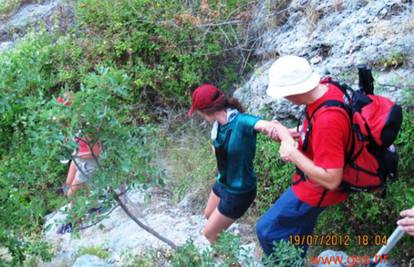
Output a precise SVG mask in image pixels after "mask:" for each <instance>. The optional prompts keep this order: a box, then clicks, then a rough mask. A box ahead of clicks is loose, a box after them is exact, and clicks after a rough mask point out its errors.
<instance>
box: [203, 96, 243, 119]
mask: <svg viewBox="0 0 414 267" xmlns="http://www.w3.org/2000/svg"><path fill="white" fill-rule="evenodd" d="M220 96H221V94H220V93H218V94H217V95H213V99H212V100H215V99H217V98H219V97H220ZM227 108H234V109H237V110H238V111H239V112H242V113H243V112H245V109H244V107H243V106H242V104H241V103H240V101H239V100H238V99H237V98H234V97H232V96H226V95H225V96H224V97H223V100H222V101H220V102H218V103H217V104H215V105H213V106H212V107H209V108H206V109H203V110H200V111H201V112H203V113H206V114H211V113H214V112H216V111H220V110H225V109H227Z"/></svg>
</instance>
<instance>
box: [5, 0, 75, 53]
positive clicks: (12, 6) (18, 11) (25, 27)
mask: <svg viewBox="0 0 414 267" xmlns="http://www.w3.org/2000/svg"><path fill="white" fill-rule="evenodd" d="M0 3H4V4H2V5H4V6H1V5H0V52H1V51H2V50H5V49H8V48H11V47H13V46H14V42H15V41H16V40H17V39H20V38H21V37H22V36H24V35H26V34H27V33H29V32H31V31H33V32H36V29H38V28H39V27H40V26H46V29H52V28H55V29H56V28H58V29H59V30H61V31H63V32H65V31H66V30H67V29H68V26H69V25H70V24H72V23H73V21H74V14H73V8H72V7H71V5H69V4H68V1H64V0H49V1H44V0H43V1H21V0H10V1H3V2H0Z"/></svg>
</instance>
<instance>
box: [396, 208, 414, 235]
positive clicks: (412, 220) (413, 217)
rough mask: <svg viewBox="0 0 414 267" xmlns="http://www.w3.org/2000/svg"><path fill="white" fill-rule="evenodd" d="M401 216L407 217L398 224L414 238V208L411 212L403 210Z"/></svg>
mask: <svg viewBox="0 0 414 267" xmlns="http://www.w3.org/2000/svg"><path fill="white" fill-rule="evenodd" d="M400 215H401V216H402V217H405V218H403V219H401V220H399V221H398V222H397V224H398V225H399V226H400V227H401V228H402V230H404V231H405V232H406V233H407V234H409V235H412V236H414V208H413V209H409V210H403V211H402V212H401V213H400Z"/></svg>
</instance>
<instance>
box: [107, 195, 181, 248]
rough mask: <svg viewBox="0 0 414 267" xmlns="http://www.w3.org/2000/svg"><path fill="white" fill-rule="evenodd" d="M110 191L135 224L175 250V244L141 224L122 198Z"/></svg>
mask: <svg viewBox="0 0 414 267" xmlns="http://www.w3.org/2000/svg"><path fill="white" fill-rule="evenodd" d="M111 191H112V195H113V197H114V199H115V200H116V202H118V204H119V206H121V208H122V209H123V210H124V212H125V213H126V214H127V215H128V217H130V218H131V219H132V220H133V221H134V222H135V223H136V224H138V225H139V226H140V227H141V228H142V229H144V230H145V231H147V232H148V233H150V234H152V235H153V236H155V237H156V238H158V239H159V240H161V241H162V242H164V243H166V244H167V245H168V246H170V247H171V248H172V249H174V250H177V249H178V247H177V245H176V244H174V243H173V242H172V241H171V240H169V239H167V238H165V237H163V236H162V235H160V234H159V233H158V232H156V231H155V230H154V229H152V228H151V227H149V226H147V225H145V224H143V223H142V222H141V221H140V220H139V219H138V218H137V217H135V216H134V215H133V214H132V213H131V212H130V211H129V209H128V207H127V206H126V205H125V204H124V203H123V202H122V200H121V199H120V198H119V196H118V194H117V193H116V192H115V191H114V190H113V189H111Z"/></svg>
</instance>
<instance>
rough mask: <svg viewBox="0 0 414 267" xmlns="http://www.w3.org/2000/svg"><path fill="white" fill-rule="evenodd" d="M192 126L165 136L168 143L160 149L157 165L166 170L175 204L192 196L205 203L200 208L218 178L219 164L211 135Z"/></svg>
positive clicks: (175, 130)
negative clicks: (216, 176) (217, 164)
mask: <svg viewBox="0 0 414 267" xmlns="http://www.w3.org/2000/svg"><path fill="white" fill-rule="evenodd" d="M191 123H192V122H187V123H185V124H184V125H182V126H180V127H178V128H176V129H174V130H173V131H171V130H169V131H168V132H165V133H164V134H162V135H163V137H162V138H163V139H164V142H163V144H162V145H159V146H158V151H157V152H158V153H157V154H158V159H157V162H158V165H159V166H160V167H161V168H163V169H164V170H165V174H166V178H165V181H166V183H167V186H168V188H169V189H170V190H171V191H172V193H173V200H174V201H177V202H178V201H180V200H181V199H182V198H183V197H184V196H186V195H187V194H188V193H190V192H191V193H192V198H197V199H200V200H202V201H201V203H200V205H201V204H202V205H204V204H205V202H206V201H207V197H208V194H209V193H210V189H211V188H210V186H211V184H212V182H213V180H214V177H215V175H216V161H215V156H214V154H213V151H212V148H211V144H210V141H209V134H208V133H207V132H206V131H205V130H204V131H202V130H201V127H199V126H198V125H197V124H194V123H193V125H191ZM199 208H200V207H199Z"/></svg>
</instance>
